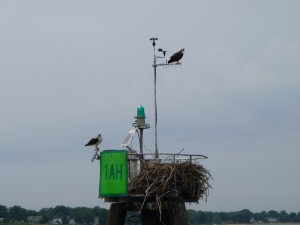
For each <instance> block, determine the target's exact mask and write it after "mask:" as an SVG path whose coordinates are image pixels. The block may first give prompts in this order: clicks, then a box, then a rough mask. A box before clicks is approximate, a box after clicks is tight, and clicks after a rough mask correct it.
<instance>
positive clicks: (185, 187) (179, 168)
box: [128, 161, 212, 202]
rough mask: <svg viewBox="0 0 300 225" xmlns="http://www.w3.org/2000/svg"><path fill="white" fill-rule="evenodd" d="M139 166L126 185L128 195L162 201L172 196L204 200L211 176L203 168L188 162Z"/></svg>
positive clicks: (190, 199)
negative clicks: (139, 168) (138, 169)
mask: <svg viewBox="0 0 300 225" xmlns="http://www.w3.org/2000/svg"><path fill="white" fill-rule="evenodd" d="M142 165H143V166H142V170H141V171H140V172H139V174H138V175H136V176H135V177H134V178H133V179H131V180H130V182H129V185H128V191H129V194H130V195H145V196H146V197H151V196H152V197H156V198H161V197H164V196H170V194H174V193H175V194H176V195H178V196H179V197H181V198H182V199H183V200H184V201H185V202H198V201H199V200H200V199H202V200H206V199H207V196H208V190H209V188H211V185H210V183H209V181H210V180H211V179H212V176H211V175H210V173H209V171H208V170H206V169H205V168H204V167H203V166H202V165H198V164H194V163H191V162H190V161H185V162H181V163H172V164H171V163H149V162H145V161H144V162H143V164H142Z"/></svg>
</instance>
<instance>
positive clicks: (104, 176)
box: [99, 150, 128, 197]
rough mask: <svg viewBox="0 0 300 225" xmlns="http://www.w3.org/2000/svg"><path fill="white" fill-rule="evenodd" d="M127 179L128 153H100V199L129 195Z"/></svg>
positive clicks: (108, 151)
mask: <svg viewBox="0 0 300 225" xmlns="http://www.w3.org/2000/svg"><path fill="white" fill-rule="evenodd" d="M127 178H128V167H127V151H125V150H105V151H103V152H101V153H100V184H99V197H105V196H125V195H127V185H128V180H127Z"/></svg>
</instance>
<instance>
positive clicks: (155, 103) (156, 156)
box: [153, 46, 158, 159]
mask: <svg viewBox="0 0 300 225" xmlns="http://www.w3.org/2000/svg"><path fill="white" fill-rule="evenodd" d="M153 49H154V64H153V67H154V115H155V128H154V129H155V131H154V136H155V154H154V157H155V158H156V159H158V147H157V102H156V67H157V65H156V56H155V46H153Z"/></svg>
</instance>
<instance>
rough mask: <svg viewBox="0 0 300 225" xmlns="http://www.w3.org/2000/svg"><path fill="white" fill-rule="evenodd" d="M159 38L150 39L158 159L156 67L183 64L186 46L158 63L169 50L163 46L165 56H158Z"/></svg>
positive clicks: (156, 155)
mask: <svg viewBox="0 0 300 225" xmlns="http://www.w3.org/2000/svg"><path fill="white" fill-rule="evenodd" d="M157 40H158V38H155V37H152V38H150V41H152V46H153V52H154V54H153V65H152V66H153V68H154V114H155V128H154V129H155V131H154V135H155V153H154V157H155V158H156V159H158V147H157V102H156V68H157V67H158V66H168V65H175V66H177V65H181V63H180V62H179V60H180V59H181V58H182V57H183V52H184V48H183V49H181V50H180V51H179V52H176V53H174V54H173V55H172V56H171V57H170V59H169V60H168V61H166V62H165V63H159V64H157V59H158V58H165V56H166V53H167V51H165V50H163V49H162V48H159V49H158V51H159V52H162V53H163V56H156V51H155V46H156V41H157Z"/></svg>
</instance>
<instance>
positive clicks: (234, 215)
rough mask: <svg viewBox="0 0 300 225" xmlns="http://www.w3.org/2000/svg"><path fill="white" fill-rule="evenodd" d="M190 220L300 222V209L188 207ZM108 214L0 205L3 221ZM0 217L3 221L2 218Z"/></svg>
mask: <svg viewBox="0 0 300 225" xmlns="http://www.w3.org/2000/svg"><path fill="white" fill-rule="evenodd" d="M187 211H188V214H189V217H190V222H191V224H226V223H247V224H249V223H267V222H282V223H287V222H289V223H300V212H298V213H295V212H291V213H287V212H286V211H284V210H282V211H280V212H277V211H275V210H270V211H262V212H259V213H254V212H251V211H250V210H248V209H243V210H241V211H236V212H205V211H195V210H192V209H189V210H187ZM107 215H108V210H107V209H105V208H100V207H98V206H95V207H93V208H87V207H75V208H71V207H67V206H62V205H61V206H56V207H51V208H43V209H41V210H39V211H35V210H31V209H30V210H28V209H24V208H22V207H21V206H13V207H9V208H7V207H6V206H4V205H0V218H1V221H2V223H12V222H24V223H26V222H28V221H27V218H28V217H29V216H40V217H42V219H41V221H40V223H41V224H47V223H49V221H51V220H53V219H54V218H61V219H62V220H61V221H62V224H69V222H70V219H73V220H74V221H75V223H76V224H94V218H95V217H99V225H105V222H106V219H107ZM1 221H0V222H1Z"/></svg>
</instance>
